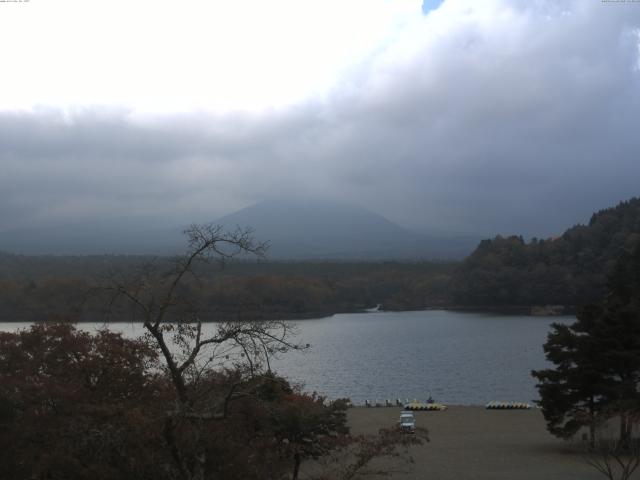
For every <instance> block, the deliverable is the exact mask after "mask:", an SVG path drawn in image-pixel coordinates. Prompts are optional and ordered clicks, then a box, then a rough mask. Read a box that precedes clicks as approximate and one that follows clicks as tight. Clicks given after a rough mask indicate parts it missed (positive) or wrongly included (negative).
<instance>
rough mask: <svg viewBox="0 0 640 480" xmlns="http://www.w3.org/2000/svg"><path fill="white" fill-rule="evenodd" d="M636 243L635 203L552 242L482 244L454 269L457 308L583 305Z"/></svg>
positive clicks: (599, 292) (638, 211)
mask: <svg viewBox="0 0 640 480" xmlns="http://www.w3.org/2000/svg"><path fill="white" fill-rule="evenodd" d="M639 243H640V198H633V199H631V200H629V201H627V202H622V203H620V204H619V205H618V206H616V207H614V208H608V209H606V210H601V211H599V212H597V213H595V214H594V215H593V216H592V217H591V220H590V221H589V224H588V225H577V226H574V227H572V228H570V229H569V230H567V231H566V232H565V233H564V234H563V235H562V236H560V237H558V238H550V239H547V240H539V239H536V238H534V239H532V240H531V241H530V242H529V243H527V242H525V241H524V239H523V238H522V237H518V236H512V237H507V238H505V237H500V236H498V237H496V238H494V239H493V240H484V241H482V242H481V243H480V245H479V246H478V248H477V249H476V250H475V251H474V252H473V253H472V254H471V255H470V256H469V257H467V259H465V260H464V262H462V264H461V265H460V266H459V267H458V268H457V269H456V271H455V274H454V277H453V280H452V285H451V288H452V294H453V302H454V303H455V304H457V305H473V306H487V307H496V306H513V305H549V304H555V305H566V306H578V305H586V304H589V303H593V302H596V301H598V299H600V298H601V297H602V296H603V295H604V293H605V286H606V280H607V275H608V274H609V272H610V271H611V268H612V266H613V265H614V264H615V261H616V260H617V259H618V258H619V257H620V256H621V254H622V253H623V252H625V251H626V252H630V251H631V250H632V249H633V248H634V246H635V245H637V244H639Z"/></svg>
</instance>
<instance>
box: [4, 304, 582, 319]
mask: <svg viewBox="0 0 640 480" xmlns="http://www.w3.org/2000/svg"><path fill="white" fill-rule="evenodd" d="M433 310H444V311H451V312H461V313H465V312H468V313H485V314H494V315H514V316H538V317H559V316H573V315H575V311H576V307H573V306H560V305H551V306H544V305H543V306H535V305H534V306H518V305H511V306H499V307H495V306H493V307H492V306H460V305H432V306H423V307H419V306H410V307H406V308H404V307H397V308H385V307H384V306H383V305H381V306H380V308H379V309H378V310H375V309H373V308H364V307H361V308H343V309H338V310H326V311H315V312H297V313H296V312H279V313H277V314H275V313H274V314H273V315H270V314H265V313H264V312H260V313H256V314H255V315H252V313H251V312H246V313H245V315H243V317H242V318H243V319H247V320H258V321H277V320H284V321H307V320H320V319H322V318H328V317H332V316H334V315H343V314H351V313H376V312H389V313H393V312H423V311H433ZM215 316H216V315H215V314H213V315H212V317H215ZM217 316H218V319H216V320H207V316H206V315H203V319H202V322H203V323H218V322H224V321H229V320H236V319H237V315H235V314H234V315H225V314H222V315H220V314H217ZM64 320H65V321H70V322H73V323H103V322H104V318H100V319H74V318H68V319H64ZM48 321H55V320H54V319H45V320H41V321H39V322H38V323H41V322H48ZM123 322H126V323H131V321H130V320H111V321H107V322H104V323H123ZM0 323H36V322H29V321H26V320H23V319H18V320H12V319H2V320H0ZM134 323H135V322H134ZM139 323H142V321H141V320H140V322H139Z"/></svg>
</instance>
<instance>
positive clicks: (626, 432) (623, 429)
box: [620, 413, 631, 450]
mask: <svg viewBox="0 0 640 480" xmlns="http://www.w3.org/2000/svg"><path fill="white" fill-rule="evenodd" d="M630 446H631V422H630V421H629V416H628V415H627V414H626V413H621V414H620V448H621V449H623V450H626V449H628V448H629V447H630Z"/></svg>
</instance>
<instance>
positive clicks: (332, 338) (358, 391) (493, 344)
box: [0, 311, 574, 405]
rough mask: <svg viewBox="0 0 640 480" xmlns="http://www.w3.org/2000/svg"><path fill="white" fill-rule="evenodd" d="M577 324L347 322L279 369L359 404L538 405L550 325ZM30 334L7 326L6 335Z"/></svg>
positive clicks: (322, 324)
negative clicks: (534, 373) (538, 377)
mask: <svg viewBox="0 0 640 480" xmlns="http://www.w3.org/2000/svg"><path fill="white" fill-rule="evenodd" d="M573 321H574V319H573V318H572V317H528V316H508V315H500V316H498V315H495V314H481V313H459V312H451V311H417V312H375V313H355V314H354V313H352V314H340V315H334V316H332V317H328V318H322V319H317V320H304V321H300V322H297V323H296V325H297V329H298V341H299V342H302V343H310V344H311V348H310V349H309V350H307V351H305V352H290V353H288V354H286V355H284V356H282V357H281V358H279V359H277V360H276V361H275V362H274V363H273V366H274V369H275V370H276V371H277V372H278V373H280V374H282V375H284V376H285V377H287V378H289V379H290V380H292V381H293V382H296V383H302V384H303V385H304V389H305V390H307V391H314V390H315V391H317V392H319V393H322V394H324V395H327V396H328V397H330V398H338V397H350V398H351V399H352V400H353V401H354V402H355V403H364V401H365V399H368V400H370V401H374V400H376V399H378V400H384V399H387V398H388V399H395V398H398V397H399V398H401V399H402V400H403V401H404V400H405V399H410V400H413V399H414V398H416V399H418V400H422V401H424V400H425V399H426V398H427V397H428V396H432V397H433V398H435V399H436V400H438V401H442V402H445V403H449V404H460V405H461V404H484V403H486V402H487V401H489V400H505V401H509V400H511V401H531V400H533V399H535V398H537V393H536V390H535V381H534V379H533V378H532V377H531V375H530V372H531V370H532V369H539V368H544V367H545V366H547V363H546V361H545V358H544V353H543V351H542V344H543V343H544V342H545V339H546V336H547V333H548V331H549V325H550V324H551V323H552V322H559V323H570V322H573ZM24 326H25V325H24V324H14V323H0V330H5V331H10V330H15V329H16V328H19V327H24ZM98 327H99V325H97V324H95V325H94V324H84V325H83V326H82V328H87V329H95V328H98ZM111 328H112V329H114V330H119V331H123V332H124V333H125V334H126V335H127V336H135V335H137V334H139V333H140V332H141V331H142V329H141V326H140V325H132V324H124V323H123V324H111Z"/></svg>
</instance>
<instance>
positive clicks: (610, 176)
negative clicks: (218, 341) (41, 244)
mask: <svg viewBox="0 0 640 480" xmlns="http://www.w3.org/2000/svg"><path fill="white" fill-rule="evenodd" d="M488 5H489V6H488V7H487V8H488V9H489V11H488V12H486V11H484V12H483V11H478V10H473V9H468V10H460V9H458V10H455V6H454V2H445V4H444V5H443V6H442V7H441V8H440V9H439V10H436V11H433V12H431V13H430V14H429V15H427V16H426V17H425V18H423V19H421V20H420V22H419V23H416V24H415V25H413V26H412V29H411V31H410V32H409V33H407V34H406V36H405V37H404V38H400V39H399V40H398V42H397V43H395V44H393V45H390V46H389V47H388V48H387V49H386V50H384V51H382V52H378V53H377V54H376V55H375V56H373V57H372V58H370V59H368V60H367V61H366V62H364V63H363V64H361V65H359V66H358V67H357V68H354V70H353V72H351V73H350V75H349V76H348V77H346V78H345V79H343V81H342V82H341V83H340V84H339V85H338V86H336V88H335V90H334V91H333V92H332V94H331V95H329V96H328V97H327V98H325V99H323V100H314V101H309V102H308V103H306V104H304V105H298V106H296V107H290V108H287V109H283V110H280V111H271V112H266V113H262V114H236V115H224V116H223V115H218V116H216V115H213V114H184V115H165V116H163V117H154V118H144V119H143V118H141V117H140V116H139V115H135V114H132V113H131V112H127V111H126V110H109V111H107V110H105V109H102V108H97V107H96V108H86V109H84V110H80V111H74V112H73V113H69V112H64V113H63V112H61V111H58V110H53V109H50V110H42V109H41V110H35V111H33V112H30V113H24V112H6V111H5V112H0V230H8V229H11V228H14V227H18V226H28V225H36V224H42V223H58V222H65V221H70V220H74V221H75V220H78V219H83V218H96V217H105V218H107V217H109V218H112V217H119V216H126V217H135V218H141V219H142V218H144V219H147V221H148V222H149V223H156V224H157V223H166V224H176V223H177V224H183V223H187V222H190V221H203V220H206V219H214V218H217V217H219V216H221V215H223V214H226V213H229V212H230V211H233V210H234V209H237V208H240V207H243V206H246V205H248V204H251V203H253V202H256V201H259V200H261V199H264V198H271V197H275V196H278V197H282V196H286V195H292V196H294V195H302V194H305V195H314V196H330V197H332V198H334V199H339V200H343V201H349V202H354V203H358V204H360V205H364V206H367V207H368V208H370V209H372V210H374V211H377V212H379V213H382V214H384V215H386V216H387V217H389V218H390V219H392V220H395V221H397V222H399V223H401V224H403V225H405V226H409V227H414V228H416V229H422V230H424V231H429V230H431V231H436V232H437V231H444V232H456V233H459V232H467V233H478V234H482V235H492V234H495V233H516V232H517V233H523V234H525V235H540V236H546V235H551V234H554V233H556V232H560V231H562V230H563V229H564V228H565V227H567V226H569V225H571V224H573V223H576V222H578V221H586V220H587V219H588V215H589V214H590V212H592V211H593V210H596V209H599V208H603V207H606V206H609V205H613V204H615V203H617V202H618V201H620V200H623V199H626V198H628V197H631V196H633V195H639V194H640V182H638V179H639V178H640V160H639V159H638V152H640V148H639V147H640V136H639V135H638V133H637V132H638V123H637V120H638V118H640V96H639V93H640V72H639V60H638V40H639V37H638V28H640V6H638V5H633V4H631V5H626V6H625V5H615V4H607V3H600V2H584V1H579V0H575V1H572V2H563V3H562V8H560V7H559V6H558V3H557V2H545V1H537V2H529V1H528V2H524V1H523V2H509V3H507V2H504V4H503V2H498V1H495V2H488ZM505 5H508V7H507V6H505ZM492 9H493V10H492ZM437 15H440V16H441V17H442V18H441V19H438V18H437ZM437 21H440V22H443V23H445V24H446V25H447V30H446V34H434V33H433V32H432V31H431V30H430V29H433V27H434V25H435V23H434V22H437Z"/></svg>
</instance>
